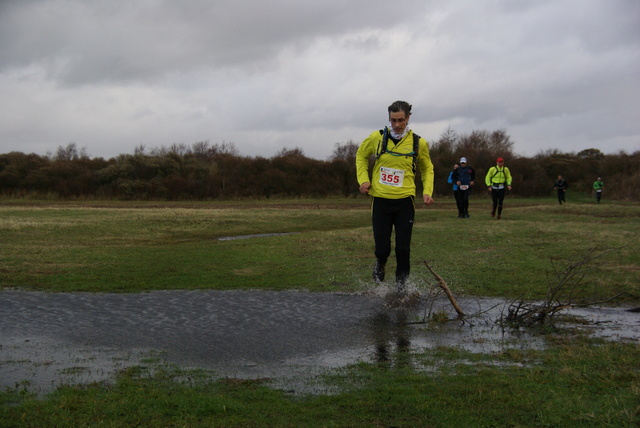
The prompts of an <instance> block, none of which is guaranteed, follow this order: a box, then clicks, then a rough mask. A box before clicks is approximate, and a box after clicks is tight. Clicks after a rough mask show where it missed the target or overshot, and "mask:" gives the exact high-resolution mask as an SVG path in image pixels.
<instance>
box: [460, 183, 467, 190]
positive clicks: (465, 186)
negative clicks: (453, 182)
mask: <svg viewBox="0 0 640 428" xmlns="http://www.w3.org/2000/svg"><path fill="white" fill-rule="evenodd" d="M468 188H469V185H468V184H461V185H460V190H467V189H468Z"/></svg>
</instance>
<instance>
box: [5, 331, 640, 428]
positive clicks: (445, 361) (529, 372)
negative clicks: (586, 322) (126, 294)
mask: <svg viewBox="0 0 640 428" xmlns="http://www.w3.org/2000/svg"><path fill="white" fill-rule="evenodd" d="M638 350H639V349H638V346H637V345H633V344H620V343H601V342H593V341H589V340H585V339H580V338H573V340H572V341H571V343H566V338H558V339H557V343H556V344H555V345H554V346H552V347H551V348H550V349H548V350H546V351H533V350H516V349H514V350H507V351H504V352H500V353H498V354H492V355H474V354H468V353H466V352H464V351H461V350H458V349H455V348H439V349H436V350H433V351H430V352H426V353H422V354H403V353H397V354H395V355H392V356H391V358H390V360H389V361H387V362H385V363H381V364H357V365H354V366H351V367H348V368H346V369H344V370H342V371H340V372H338V373H334V374H332V375H331V376H330V377H328V378H327V379H326V381H327V382H330V383H332V384H335V385H338V386H339V388H338V389H339V390H340V392H339V393H336V394H328V395H312V396H309V395H306V396H299V395H292V394H291V393H288V392H284V391H280V390H276V389H273V388H270V387H269V382H268V379H258V380H240V379H225V380H221V381H218V382H210V381H208V380H207V376H206V375H203V374H202V373H199V372H193V373H191V372H185V371H182V370H179V369H172V368H165V369H164V370H161V371H160V372H156V373H155V374H150V373H149V372H148V371H147V370H146V369H145V368H142V367H135V368H131V369H127V370H125V371H123V372H122V373H121V375H120V376H119V378H118V380H117V382H116V383H115V384H91V385H87V386H85V387H75V388H70V387H63V388H60V389H58V390H57V391H56V392H54V393H53V394H51V395H50V396H49V397H47V399H46V400H38V399H36V398H34V397H32V396H30V395H28V394H23V395H22V396H20V395H19V394H18V393H16V392H12V393H9V392H6V393H4V394H0V404H1V405H2V407H0V419H1V420H2V421H4V424H5V425H3V426H38V427H45V426H149V427H151V426H224V427H246V426H251V427H253V426H255V427H262V426H277V427H299V426H313V427H315V426H340V427H355V426H372V427H373V426H438V427H460V426H522V427H533V426H535V427H542V426H554V427H555V426H563V427H565V426H566V427H586V426H598V427H600V426H635V424H637V423H638V422H639V421H640V419H639V417H640V415H639V406H640V373H639V369H638V365H637V362H638V358H637V355H638ZM613 362H615V363H613Z"/></svg>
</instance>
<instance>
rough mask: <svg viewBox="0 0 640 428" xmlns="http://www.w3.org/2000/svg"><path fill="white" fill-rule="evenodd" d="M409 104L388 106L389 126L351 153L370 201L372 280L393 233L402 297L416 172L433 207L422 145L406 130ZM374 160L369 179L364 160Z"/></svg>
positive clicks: (379, 275)
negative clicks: (372, 258) (373, 262)
mask: <svg viewBox="0 0 640 428" xmlns="http://www.w3.org/2000/svg"><path fill="white" fill-rule="evenodd" d="M411 107H412V106H411V104H409V103H407V102H406V101H395V102H393V103H392V104H391V105H390V106H389V107H388V109H387V110H388V113H389V126H385V128H384V129H381V130H379V131H374V132H372V133H371V134H370V135H369V136H368V137H367V138H365V139H364V140H363V141H362V143H361V144H360V147H359V148H358V151H357V152H356V174H357V179H358V184H359V185H360V193H363V194H368V195H370V196H371V197H372V201H371V223H372V226H373V239H374V244H375V251H374V254H375V257H376V263H375V266H374V268H373V279H374V281H376V282H378V283H381V282H382V281H384V277H385V266H386V264H387V259H388V257H389V256H390V254H391V234H392V231H393V230H395V238H396V239H395V255H396V287H397V290H398V292H399V293H404V292H405V284H406V281H407V279H408V277H409V273H410V266H411V233H412V229H413V221H414V218H415V196H416V183H415V177H416V169H418V170H419V171H420V176H421V179H422V188H423V194H422V199H423V202H424V203H425V205H427V206H428V205H431V204H432V203H433V198H432V195H433V179H434V170H433V163H432V162H431V157H430V155H429V144H428V143H427V141H426V140H425V139H424V138H422V137H420V136H419V135H417V134H415V133H414V132H413V131H412V130H411V129H410V128H409V119H410V117H411ZM372 156H375V163H374V165H373V170H372V176H371V177H370V176H369V159H370V158H371V157H372Z"/></svg>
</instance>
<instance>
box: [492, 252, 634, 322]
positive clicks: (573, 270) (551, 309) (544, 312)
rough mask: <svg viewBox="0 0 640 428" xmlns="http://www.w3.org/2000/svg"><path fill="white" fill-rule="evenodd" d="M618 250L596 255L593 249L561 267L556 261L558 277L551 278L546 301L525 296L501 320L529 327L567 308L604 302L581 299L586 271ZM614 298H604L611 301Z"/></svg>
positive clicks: (510, 306) (514, 303) (556, 275)
mask: <svg viewBox="0 0 640 428" xmlns="http://www.w3.org/2000/svg"><path fill="white" fill-rule="evenodd" d="M621 248H622V247H621ZM618 249H619V248H615V249H609V250H605V251H603V252H601V253H598V254H596V249H595V248H592V249H590V250H588V251H587V252H586V254H584V255H583V256H582V257H580V258H578V259H576V260H573V261H571V262H570V263H569V264H568V265H567V266H566V267H565V268H563V269H558V268H557V267H556V265H555V264H554V261H553V260H552V261H551V263H552V265H553V268H554V276H553V278H551V279H548V283H549V287H548V289H547V293H546V296H545V298H544V300H543V301H542V302H538V303H535V302H529V303H528V302H525V301H523V300H521V299H520V300H517V301H513V302H512V303H511V304H510V305H509V307H508V309H507V315H506V316H503V317H502V320H501V321H507V322H509V323H511V324H516V325H525V326H530V325H533V324H544V323H545V322H547V321H549V320H551V319H552V318H553V317H554V316H555V315H556V314H557V313H559V312H560V311H562V310H564V309H567V308H573V307H588V306H592V305H595V304H598V303H602V302H603V300H600V301H596V300H592V301H589V302H578V301H577V300H578V298H579V297H583V295H584V285H583V281H584V279H585V277H586V272H585V271H586V270H587V269H588V267H589V263H591V262H592V261H593V260H595V259H597V258H599V257H602V256H604V255H605V254H608V253H610V252H612V251H616V250H618ZM614 297H615V296H614ZM614 297H611V298H609V299H606V300H604V301H609V300H611V299H613V298H614Z"/></svg>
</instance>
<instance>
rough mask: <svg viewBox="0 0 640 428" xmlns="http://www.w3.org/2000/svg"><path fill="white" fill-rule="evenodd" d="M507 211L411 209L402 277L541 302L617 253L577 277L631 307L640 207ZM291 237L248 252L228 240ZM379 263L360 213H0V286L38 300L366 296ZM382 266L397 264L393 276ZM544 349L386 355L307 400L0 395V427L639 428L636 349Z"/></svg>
mask: <svg viewBox="0 0 640 428" xmlns="http://www.w3.org/2000/svg"><path fill="white" fill-rule="evenodd" d="M553 202H554V200H552V199H549V200H517V199H507V205H506V209H505V213H504V215H503V219H502V220H500V221H498V220H496V219H492V218H490V216H489V215H488V208H489V202H488V200H486V199H481V198H478V199H477V200H472V205H471V210H470V212H471V215H472V218H471V219H468V220H460V219H457V218H456V215H455V207H454V203H453V201H452V200H443V201H439V202H438V203H437V205H436V207H434V208H429V209H424V208H420V209H419V210H418V213H417V219H416V225H415V228H414V238H413V249H412V251H413V252H412V259H413V261H414V266H413V272H412V276H413V280H414V281H415V282H423V283H428V282H429V281H430V280H431V279H430V278H429V275H428V273H427V271H426V268H424V267H423V266H422V261H423V260H427V261H429V263H430V264H431V265H432V266H433V267H434V269H435V270H436V271H437V272H438V273H439V274H440V275H441V276H442V277H444V278H445V279H446V280H447V282H448V284H449V286H450V287H451V288H452V290H453V292H454V293H456V294H472V295H484V296H496V297H507V298H517V297H528V298H542V297H543V296H544V294H545V292H546V289H547V286H548V276H549V275H550V274H551V273H552V263H551V261H552V260H555V263H560V264H563V263H570V262H571V260H574V259H575V258H578V257H580V256H581V255H583V254H584V253H585V252H586V251H588V250H589V249H591V248H598V249H601V250H602V251H604V250H606V249H612V248H616V249H617V250H616V251H613V252H610V253H607V254H605V255H603V256H602V257H601V258H599V259H597V262H595V263H594V264H593V265H592V266H589V271H588V272H587V275H586V276H585V290H586V291H587V292H588V293H590V294H591V293H592V294H593V295H594V296H610V295H614V294H617V293H623V294H622V295H621V296H620V297H618V298H617V299H616V301H617V302H626V303H632V304H634V305H636V306H640V268H639V266H640V251H639V250H640V241H638V239H637V236H639V232H640V221H639V220H640V204H638V203H622V202H611V201H607V202H606V203H604V202H603V203H602V204H600V205H596V204H594V203H593V202H592V201H591V200H586V199H585V200H581V201H576V202H572V203H570V204H568V205H564V206H558V205H557V204H554V203H553ZM282 232H297V233H295V234H291V235H286V236H272V237H263V238H256V239H247V240H231V241H219V240H217V238H220V237H224V236H237V235H248V234H262V233H282ZM371 262H372V238H371V230H370V225H369V212H368V202H367V201H366V200H364V199H362V200H344V201H343V200H336V201H332V200H328V201H304V200H303V201H258V202H256V201H251V202H227V203H194V204H180V203H163V204H158V203H151V202H150V203H125V202H99V203H97V202H80V203H79V202H73V203H57V202H56V203H52V202H47V201H36V202H29V203H25V202H24V201H0V285H1V286H2V287H19V288H24V289H34V290H43V291H52V292H54V291H66V292H71V291H101V292H135V291H144V290H155V289H242V288H245V289H253V288H255V289H257V288H262V289H306V290H310V291H350V292H351V291H360V290H361V289H362V284H367V283H368V282H369V277H370V265H371ZM391 269H393V266H391ZM547 341H548V343H549V346H548V348H546V349H544V350H522V349H509V350H506V351H502V352H500V353H495V354H471V353H467V352H465V351H462V350H460V349H457V348H437V349H434V350H427V351H424V352H422V353H411V354H408V353H404V352H400V351H398V352H396V353H395V354H392V355H391V356H390V358H389V360H388V361H386V362H383V363H379V364H375V363H372V364H364V363H362V364H356V365H354V366H351V367H348V368H346V369H344V370H341V371H339V372H336V373H333V374H331V375H330V376H328V377H327V378H326V379H324V380H323V381H325V382H328V383H330V384H333V385H336V386H337V390H338V391H339V392H338V393H336V394H327V395H314V396H304V395H302V396H301V395H296V394H291V393H287V392H284V391H280V390H276V389H274V388H272V387H270V386H269V381H268V380H240V379H227V380H223V381H215V382H212V381H210V378H209V377H208V375H206V374H203V373H200V372H185V371H183V370H180V369H177V368H171V367H164V368H162V369H161V370H159V371H158V370H153V371H149V370H147V369H145V367H144V366H139V367H134V368H130V369H127V370H125V371H124V372H122V373H121V375H120V376H119V377H118V379H117V381H116V382H115V383H97V384H91V385H87V386H83V387H63V388H60V389H58V390H56V391H55V392H54V393H52V394H50V395H48V396H46V397H44V398H42V397H36V396H34V395H32V394H31V393H28V392H27V390H26V389H23V388H20V387H18V388H16V389H15V390H11V391H5V392H3V393H0V426H225V427H226V426H242V427H245V426H256V427H257V426H292V427H293V426H451V427H454V426H455V427H460V426H523V427H524V426H570V427H571V426H575V427H584V426H636V425H637V424H638V423H640V369H639V367H640V365H639V362H640V360H639V358H638V355H640V352H639V351H640V346H639V345H638V344H637V343H611V342H602V341H596V340H590V339H586V338H584V337H581V336H576V335H573V334H570V333H565V334H558V335H557V336H554V335H549V336H548V337H547Z"/></svg>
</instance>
